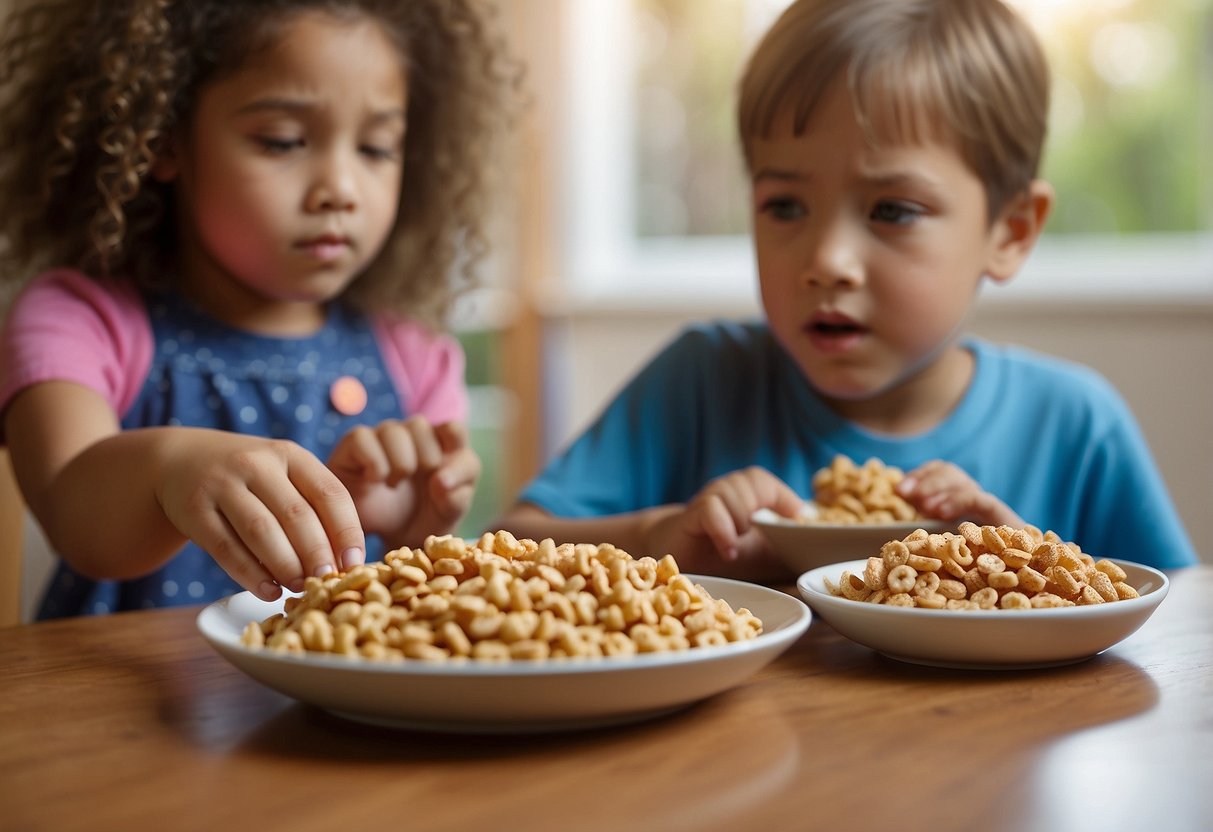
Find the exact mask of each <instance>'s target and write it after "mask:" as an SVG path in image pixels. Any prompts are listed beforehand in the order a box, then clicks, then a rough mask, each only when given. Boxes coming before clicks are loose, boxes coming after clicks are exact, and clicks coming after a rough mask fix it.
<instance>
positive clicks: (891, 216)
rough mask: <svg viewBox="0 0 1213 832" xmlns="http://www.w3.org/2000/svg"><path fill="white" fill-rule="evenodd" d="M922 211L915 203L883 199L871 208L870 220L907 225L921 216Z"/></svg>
mask: <svg viewBox="0 0 1213 832" xmlns="http://www.w3.org/2000/svg"><path fill="white" fill-rule="evenodd" d="M922 214H923V211H922V209H921V208H919V207H918V206H916V205H911V204H909V203H906V202H897V201H894V200H883V201H881V202H878V203H876V205H875V206H874V207H873V208H872V215H871V216H872V220H874V221H875V222H882V223H889V224H891V225H908V224H909V223H911V222H913V221H914V220H916V219H918V218H919V217H921V216H922Z"/></svg>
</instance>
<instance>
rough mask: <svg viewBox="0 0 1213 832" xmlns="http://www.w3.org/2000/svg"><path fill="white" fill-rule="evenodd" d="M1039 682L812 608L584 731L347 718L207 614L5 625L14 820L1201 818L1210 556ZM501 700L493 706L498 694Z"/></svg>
mask: <svg viewBox="0 0 1213 832" xmlns="http://www.w3.org/2000/svg"><path fill="white" fill-rule="evenodd" d="M1171 578H1172V582H1173V583H1172V587H1171V593H1170V595H1169V596H1168V597H1167V599H1166V600H1165V601H1164V602H1163V604H1162V606H1161V607H1160V608H1159V610H1158V611H1157V612H1156V613H1155V615H1154V617H1152V618H1151V619H1150V620H1149V621H1148V622H1146V624H1145V625H1144V626H1143V627H1142V629H1141V630H1139V631H1138V632H1137V633H1135V634H1134V635H1133V636H1131V637H1130V638H1129V639H1127V640H1126V641H1124V642H1122V643H1121V644H1120V645H1118V646H1116V647H1115V648H1113V649H1112V650H1109V651H1108V652H1106V653H1104V654H1102V655H1099V656H1096V657H1095V658H1093V659H1090V660H1088V661H1085V662H1081V663H1079V664H1075V665H1070V666H1066V667H1060V668H1055V669H1049V670H1027V671H961V670H941V669H934V668H928V667H919V666H916V665H909V664H903V663H900V662H896V661H893V660H891V659H887V658H884V657H882V656H880V655H878V654H875V653H873V652H872V651H870V650H868V649H866V648H864V647H861V646H859V645H857V644H854V643H853V642H850V641H847V640H846V639H844V638H842V637H841V636H839V635H838V634H837V633H835V632H834V631H833V630H832V629H830V628H829V627H828V626H827V625H825V624H824V623H822V622H821V621H819V620H815V621H814V622H813V624H812V625H811V626H810V627H809V630H808V632H807V633H806V634H805V635H804V636H803V637H802V638H801V639H800V640H799V641H798V642H797V643H796V644H794V645H793V646H792V647H791V648H790V649H789V650H788V651H787V652H786V653H784V654H783V655H782V656H781V657H780V658H779V659H778V660H776V661H775V662H774V663H773V664H772V665H770V666H769V667H767V668H766V669H764V670H763V671H761V672H760V673H758V674H757V675H756V676H754V677H752V678H751V679H750V680H749V681H748V682H746V683H745V684H743V685H741V686H739V687H737V688H735V689H733V690H731V691H728V692H726V693H724V694H721V695H719V696H716V697H714V698H712V699H709V700H707V701H704V702H701V703H699V704H697V705H694V706H692V707H690V708H687V709H685V710H682V711H679V712H677V713H675V714H673V715H669V716H665V717H662V718H660V719H657V720H652V721H648V722H644V723H640V724H634V725H629V726H623V727H616V728H609V729H599V730H593V731H585V732H578V733H569V734H548V735H539V736H515V737H509V736H474V735H471V736H469V735H449V734H426V733H420V732H406V731H394V730H390V729H383V728H375V727H370V726H366V725H362V724H358V723H353V722H348V721H345V720H342V719H340V718H337V717H334V716H331V715H329V714H327V713H325V712H323V711H320V710H318V709H315V708H312V707H310V706H306V705H302V704H299V703H297V702H294V701H293V700H290V699H288V698H286V697H284V696H282V695H280V694H278V693H275V692H273V691H271V690H269V689H267V688H264V687H262V686H261V685H259V684H258V683H257V682H255V681H253V680H251V679H249V678H248V677H246V676H244V675H243V674H241V673H240V672H239V671H238V670H236V669H235V668H234V667H232V666H231V665H229V664H228V663H227V662H226V661H224V660H223V659H222V658H221V657H220V656H219V655H218V654H217V653H215V652H214V651H213V650H212V649H211V648H210V646H209V645H207V644H206V643H205V642H204V641H203V640H202V638H201V637H200V636H199V635H198V633H197V631H196V629H195V626H194V617H195V616H196V614H197V609H180V610H161V611H155V612H147V613H126V614H122V615H115V616H109V617H106V618H91V619H76V620H70V621H61V622H48V623H44V624H36V625H29V626H24V627H16V628H11V629H9V630H5V631H4V632H3V633H2V634H0V635H2V636H3V637H2V638H0V667H3V668H4V681H3V689H4V696H3V697H0V726H3V727H0V817H2V818H4V823H3V824H0V825H3V826H4V828H6V829H14V830H25V829H39V830H40V829H55V830H60V829H64V830H67V829H85V828H87V829H90V830H98V829H134V828H142V827H144V826H145V825H146V824H147V823H149V822H152V821H155V820H156V819H171V824H170V825H171V826H172V828H180V829H208V830H209V829H217V828H223V827H225V826H227V827H231V828H257V829H272V828H278V827H280V826H284V825H286V824H287V823H289V825H290V828H291V829H292V830H310V829H316V830H320V829H332V828H356V827H358V826H366V827H367V828H383V826H384V823H385V822H387V823H388V825H389V826H391V827H399V826H403V825H407V826H408V827H409V828H415V829H425V830H459V829H472V828H476V829H484V828H510V829H515V828H517V829H522V828H526V829H537V830H549V829H550V830H573V829H577V830H582V829H584V830H599V829H602V830H607V829H610V830H644V829H654V830H658V829H660V830H684V829H685V830H714V829H747V830H780V829H802V828H821V829H833V828H838V829H842V828H848V829H849V828H856V829H862V828H898V829H916V828H930V829H934V830H938V829H978V828H980V829H1067V830H1069V829H1097V828H1098V829H1112V830H1119V829H1126V830H1127V829H1140V828H1149V827H1154V828H1158V829H1160V830H1161V829H1166V830H1168V832H1169V830H1172V829H1201V828H1209V821H1210V819H1211V818H1213V799H1211V798H1210V795H1209V791H1210V790H1209V784H1210V783H1213V754H1210V753H1209V749H1210V748H1213V720H1210V719H1209V718H1208V713H1209V707H1210V706H1209V701H1210V694H1213V612H1210V609H1211V607H1210V604H1209V602H1208V599H1209V598H1210V597H1213V567H1210V566H1200V567H1196V568H1193V569H1189V570H1184V571H1180V572H1175V573H1171ZM484 696H485V697H486V701H487V700H488V698H489V697H492V696H493V691H492V689H491V688H490V687H486V689H485V690H484Z"/></svg>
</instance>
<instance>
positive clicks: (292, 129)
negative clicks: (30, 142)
mask: <svg viewBox="0 0 1213 832" xmlns="http://www.w3.org/2000/svg"><path fill="white" fill-rule="evenodd" d="M407 96H408V84H407V81H406V76H405V70H404V65H403V63H402V60H401V57H400V55H399V52H398V50H397V48H396V47H395V46H394V45H393V44H392V42H391V41H390V40H389V39H388V37H387V36H386V34H385V33H384V32H383V31H382V30H381V29H380V27H379V25H378V24H377V23H375V22H373V21H371V20H369V19H359V20H355V21H350V20H338V19H336V18H333V17H332V16H330V15H328V14H325V13H323V12H305V13H300V14H298V15H297V16H295V17H293V18H292V19H291V20H290V21H289V23H288V25H286V26H284V27H283V28H282V30H281V34H280V36H279V37H278V39H277V40H276V41H275V42H274V43H273V44H272V45H271V47H270V48H268V49H265V50H262V51H258V52H256V53H255V54H253V55H252V56H251V57H250V58H249V59H248V60H247V61H246V62H245V64H244V66H242V67H241V68H240V69H239V70H238V71H236V72H235V73H233V74H230V75H227V76H224V77H222V78H221V79H220V80H218V81H216V82H215V83H213V84H210V85H208V86H206V87H204V88H203V90H202V92H201V94H200V96H199V99H198V101H197V102H196V106H195V109H194V112H193V114H192V121H191V124H190V125H189V127H188V128H187V129H186V130H184V131H183V135H180V136H177V137H175V140H174V142H173V145H172V148H171V151H170V152H169V153H168V154H166V155H165V156H164V157H163V158H161V159H160V160H158V162H157V165H156V169H155V173H156V175H157V176H158V177H159V178H161V179H163V180H172V181H174V182H175V191H176V200H177V211H178V217H179V223H180V224H181V253H182V262H181V269H182V275H181V277H182V280H183V286H184V292H185V294H186V295H187V296H188V297H190V298H192V299H193V300H194V301H195V302H197V303H199V304H200V305H201V306H202V307H203V308H204V309H206V310H207V311H209V312H211V314H213V315H216V316H217V317H219V318H221V319H222V320H226V321H228V322H229V323H232V324H234V325H236V326H241V327H244V328H248V329H251V330H254V331H261V332H264V333H266V334H284V335H285V334H301V333H304V332H307V331H310V330H311V329H314V328H315V327H316V326H318V325H319V323H320V321H321V315H322V304H323V303H324V302H325V301H328V300H330V299H332V298H334V297H336V296H337V295H339V294H340V293H341V292H342V291H343V290H344V289H345V288H346V286H348V285H349V283H350V282H351V281H352V280H353V279H354V278H355V277H356V276H358V275H359V274H360V273H361V272H362V271H363V270H364V269H365V268H366V267H367V266H368V264H369V263H370V262H371V261H372V260H373V259H374V258H375V256H376V255H377V254H378V253H379V251H380V249H381V248H382V247H383V244H384V242H385V240H386V239H387V237H388V234H389V233H390V231H391V229H392V226H393V224H394V222H395V219H396V211H397V205H398V202H399V197H400V188H401V168H402V157H403V146H404V137H405V111H406V103H407Z"/></svg>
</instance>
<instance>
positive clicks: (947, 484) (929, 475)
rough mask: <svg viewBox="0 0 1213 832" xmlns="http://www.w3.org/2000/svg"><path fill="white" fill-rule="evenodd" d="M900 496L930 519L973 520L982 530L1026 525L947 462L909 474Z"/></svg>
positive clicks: (921, 468) (1000, 501)
mask: <svg viewBox="0 0 1213 832" xmlns="http://www.w3.org/2000/svg"><path fill="white" fill-rule="evenodd" d="M897 493H898V494H900V495H901V497H902V498H904V499H905V500H906V501H907V502H909V503H910V504H912V505H913V506H914V507H915V508H917V509H918V510H919V511H920V512H921V513H922V514H925V515H926V516H927V517H934V518H936V519H939V520H971V521H973V522H974V523H977V524H978V525H981V526H1003V525H1006V526H1014V527H1016V528H1022V527H1023V526H1024V525H1025V524H1024V521H1023V519H1022V518H1021V517H1020V516H1019V515H1018V514H1016V513H1015V512H1014V511H1012V510H1011V508H1010V507H1009V506H1008V505H1007V504H1006V503H1004V502H1003V501H1002V500H1000V499H998V498H997V497H995V496H994V495H993V494H990V493H989V492H988V491H983V490H982V488H981V486H980V485H978V484H977V483H976V482H975V481H974V480H973V478H972V477H970V476H969V475H968V474H967V473H965V472H964V471H963V470H961V469H960V467H958V466H956V465H953V464H952V463H950V462H944V461H943V460H938V459H935V460H932V461H930V462H928V463H925V464H924V465H920V466H919V467H917V468H915V469H914V470H913V471H911V472H910V473H908V474H906V477H905V479H903V480H902V481H901V482H900V483H898V485H897Z"/></svg>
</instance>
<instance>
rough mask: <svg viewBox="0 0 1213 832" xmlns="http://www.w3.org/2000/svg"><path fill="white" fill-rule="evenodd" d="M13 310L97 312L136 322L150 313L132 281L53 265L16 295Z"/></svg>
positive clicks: (118, 320)
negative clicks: (99, 277) (112, 278)
mask: <svg viewBox="0 0 1213 832" xmlns="http://www.w3.org/2000/svg"><path fill="white" fill-rule="evenodd" d="M12 310H13V311H12V313H11V314H12V315H28V314H39V315H41V314H47V313H50V314H61V315H64V316H71V317H76V316H88V315H97V316H100V317H102V318H103V319H106V320H113V321H115V322H116V323H122V322H127V323H128V324H136V325H137V322H139V321H142V320H146V317H147V310H146V307H145V306H144V303H143V299H142V297H141V296H140V294H139V291H138V290H137V289H136V288H135V287H134V285H133V284H131V283H130V282H127V281H120V280H98V279H96V278H93V277H90V276H88V275H86V274H84V273H83V272H80V271H76V270H75V269H53V270H51V271H47V272H43V273H42V274H40V275H38V276H37V277H35V278H34V279H33V280H32V281H30V283H29V284H28V285H26V286H25V287H24V288H23V289H22V290H21V292H20V293H19V294H18V295H17V297H16V299H15V300H14V301H13V306H12Z"/></svg>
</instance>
